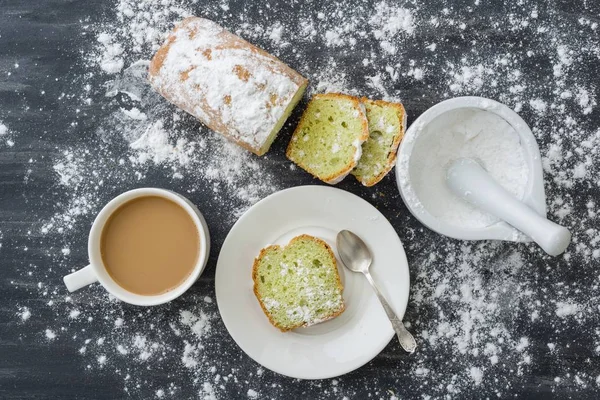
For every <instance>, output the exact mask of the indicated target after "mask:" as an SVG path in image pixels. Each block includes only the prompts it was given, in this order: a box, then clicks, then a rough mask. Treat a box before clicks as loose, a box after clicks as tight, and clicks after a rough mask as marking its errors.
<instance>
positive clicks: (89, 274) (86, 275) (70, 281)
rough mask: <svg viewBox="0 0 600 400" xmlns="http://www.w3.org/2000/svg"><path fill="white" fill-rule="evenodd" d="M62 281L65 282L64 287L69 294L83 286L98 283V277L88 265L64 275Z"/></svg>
mask: <svg viewBox="0 0 600 400" xmlns="http://www.w3.org/2000/svg"><path fill="white" fill-rule="evenodd" d="M63 281H64V282H65V285H67V289H68V290H69V292H74V291H76V290H79V289H81V288H82V287H84V286H87V285H90V284H92V283H94V282H98V277H97V276H96V273H95V272H94V269H93V268H92V266H91V265H88V266H87V267H84V268H81V269H80V270H79V271H75V272H73V273H72V274H69V275H66V276H65V277H63Z"/></svg>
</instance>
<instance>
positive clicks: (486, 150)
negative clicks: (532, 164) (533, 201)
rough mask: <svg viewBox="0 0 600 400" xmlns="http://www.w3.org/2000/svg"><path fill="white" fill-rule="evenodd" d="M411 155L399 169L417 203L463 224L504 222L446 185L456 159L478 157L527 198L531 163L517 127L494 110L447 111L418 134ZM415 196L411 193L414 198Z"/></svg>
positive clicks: (512, 190)
mask: <svg viewBox="0 0 600 400" xmlns="http://www.w3.org/2000/svg"><path fill="white" fill-rule="evenodd" d="M411 140H413V141H414V142H415V145H414V148H413V150H412V152H411V155H410V160H406V162H405V164H406V165H403V167H402V168H401V169H400V170H399V171H398V174H399V176H400V177H401V181H402V182H403V186H404V188H405V190H407V191H408V192H411V191H413V190H414V195H416V201H417V204H418V205H417V207H424V208H425V209H426V210H427V211H428V212H429V213H430V214H432V215H433V216H434V217H437V218H439V219H440V220H441V221H444V222H447V223H449V224H452V225H455V226H459V227H463V228H482V227H485V226H489V225H491V224H493V223H495V222H498V220H497V218H496V217H494V216H492V215H489V214H487V213H485V212H483V211H481V210H479V209H478V208H477V207H475V206H473V205H471V204H469V203H468V202H466V201H464V200H463V199H460V198H459V197H458V196H456V195H455V194H454V193H452V192H451V191H450V189H449V187H448V185H447V184H446V174H447V171H448V167H449V165H450V163H451V162H452V161H454V160H457V159H460V158H472V159H475V160H477V161H478V162H479V163H480V164H481V165H482V166H483V167H484V168H485V169H486V171H487V172H488V173H489V174H490V176H491V177H492V178H493V179H494V180H495V181H496V182H498V183H499V184H500V185H501V186H502V187H504V188H505V189H506V190H507V191H508V192H510V193H511V194H513V195H514V196H516V197H517V198H519V199H520V198H522V197H523V193H524V191H525V187H526V184H527V177H528V172H529V168H528V166H527V164H526V162H525V160H524V151H523V148H522V146H521V143H520V138H519V135H518V134H517V132H516V131H515V130H514V128H512V127H511V126H510V125H509V124H508V123H507V122H506V121H505V120H504V119H502V118H501V117H499V116H497V115H496V114H494V113H492V112H489V111H482V110H474V109H461V110H456V111H451V112H446V113H444V114H442V115H440V116H439V117H437V118H436V119H435V120H433V121H432V122H431V123H429V124H428V125H427V127H425V128H423V129H422V130H420V131H417V133H416V134H415V136H414V138H411ZM411 196H413V195H412V194H411V193H409V197H411Z"/></svg>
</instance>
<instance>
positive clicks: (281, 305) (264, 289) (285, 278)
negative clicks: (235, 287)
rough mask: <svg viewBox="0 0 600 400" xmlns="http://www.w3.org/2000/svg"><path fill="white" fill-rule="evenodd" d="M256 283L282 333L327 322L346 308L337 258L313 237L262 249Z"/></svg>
mask: <svg viewBox="0 0 600 400" xmlns="http://www.w3.org/2000/svg"><path fill="white" fill-rule="evenodd" d="M252 279H253V281H254V294H255V295H256V298H257V299H258V302H259V303H260V306H261V307H262V309H263V311H264V313H265V314H266V315H267V317H268V318H269V321H270V322H271V324H273V325H274V326H275V327H276V328H278V329H280V330H281V331H282V332H285V331H289V330H291V329H295V328H299V327H306V326H310V325H314V324H317V323H319V322H323V321H327V320H329V319H331V318H334V317H336V316H338V315H339V314H341V313H342V312H343V311H344V308H345V306H344V300H343V298H342V291H343V287H342V283H341V281H340V275H339V273H338V269H337V263H336V260H335V256H334V255H333V252H332V251H331V248H330V247H329V246H328V245H327V243H325V242H324V241H322V240H321V239H318V238H315V237H313V236H309V235H300V236H297V237H295V238H293V239H292V240H291V241H290V242H289V243H288V245H287V246H285V247H281V246H269V247H266V248H264V249H262V250H261V252H260V254H259V255H258V257H256V259H255V260H254V266H253V268H252Z"/></svg>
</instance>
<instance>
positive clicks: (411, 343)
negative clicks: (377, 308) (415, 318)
mask: <svg viewBox="0 0 600 400" xmlns="http://www.w3.org/2000/svg"><path fill="white" fill-rule="evenodd" d="M363 273H364V274H365V277H366V278H367V280H368V281H369V283H370V284H371V286H373V290H375V294H376V295H377V298H378V299H379V301H380V302H381V305H382V306H383V309H384V310H385V313H386V314H387V316H388V318H389V319H390V322H391V323H392V326H393V327H394V331H395V332H396V336H398V340H399V341H400V346H402V348H403V349H404V350H405V351H407V352H408V353H412V352H414V351H415V349H416V348H417V343H416V342H415V338H414V337H413V335H411V334H410V332H409V331H408V330H407V329H406V327H405V326H404V324H403V323H402V321H401V320H400V318H398V316H397V315H396V313H395V312H394V310H393V309H392V307H391V306H390V304H389V303H388V302H387V300H386V299H385V297H384V296H383V294H381V292H380V291H379V289H378V288H377V285H376V284H375V281H374V280H373V277H372V276H371V273H370V272H369V271H364V272H363Z"/></svg>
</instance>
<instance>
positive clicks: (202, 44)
mask: <svg viewBox="0 0 600 400" xmlns="http://www.w3.org/2000/svg"><path fill="white" fill-rule="evenodd" d="M148 79H149V81H150V85H151V86H152V87H153V88H154V90H156V91H157V92H158V93H160V94H161V95H162V96H163V97H164V98H166V99H167V100H168V101H170V102H171V103H173V104H175V105H176V106H177V107H179V108H181V109H182V110H184V111H187V112H188V113H190V114H191V115H193V116H194V117H196V118H198V119H199V120H200V121H202V122H203V123H204V124H206V126H208V127H209V128H210V129H212V130H214V131H216V132H219V133H220V134H222V135H224V136H226V137H228V138H229V139H231V140H233V141H235V142H236V143H237V144H239V145H240V146H242V147H244V148H246V149H248V150H250V151H252V152H253V153H255V154H257V155H263V154H265V153H266V152H267V151H268V150H269V147H270V146H271V144H272V143H273V141H274V140H275V137H276V136H277V133H278V132H279V130H280V129H281V127H282V126H283V123H284V122H285V120H286V119H287V118H288V116H289V115H290V114H291V112H292V110H293V108H294V106H295V105H296V103H298V101H299V100H300V99H301V98H302V94H303V93H304V89H305V88H306V85H307V84H308V81H307V80H306V79H305V78H304V77H302V76H301V75H300V74H299V73H298V72H296V71H294V70H293V69H291V68H290V67H288V66H287V65H285V64H284V63H283V62H281V61H280V60H279V59H277V58H276V57H274V56H272V55H271V54H269V53H267V52H265V51H264V50H261V49H259V48H258V47H256V46H254V45H252V44H251V43H249V42H247V41H245V40H244V39H242V38H240V37H239V36H236V35H234V34H233V33H231V32H229V31H227V30H226V29H224V28H223V27H221V26H219V25H218V24H217V23H215V22H213V21H210V20H208V19H205V18H198V17H189V18H186V19H184V20H183V21H181V22H180V23H178V24H177V26H176V27H175V29H174V30H173V31H172V32H171V33H170V35H169V37H168V38H167V39H166V41H165V43H164V44H163V45H162V46H161V47H160V48H159V49H158V51H157V52H156V54H155V55H154V57H153V58H152V61H151V62H150V66H149V69H148Z"/></svg>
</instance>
